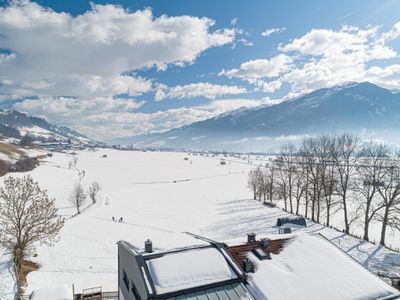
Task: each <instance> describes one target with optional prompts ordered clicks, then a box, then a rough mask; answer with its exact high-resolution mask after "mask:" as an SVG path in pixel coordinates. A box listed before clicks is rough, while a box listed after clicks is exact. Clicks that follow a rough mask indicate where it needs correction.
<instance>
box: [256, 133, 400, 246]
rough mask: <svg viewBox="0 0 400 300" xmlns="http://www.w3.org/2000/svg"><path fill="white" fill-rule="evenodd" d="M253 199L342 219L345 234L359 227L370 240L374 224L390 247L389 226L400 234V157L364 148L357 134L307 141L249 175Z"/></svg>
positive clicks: (382, 148) (321, 219) (319, 218)
mask: <svg viewBox="0 0 400 300" xmlns="http://www.w3.org/2000/svg"><path fill="white" fill-rule="evenodd" d="M248 187H249V188H250V189H251V190H252V192H253V197H254V199H259V200H260V201H261V200H264V201H273V200H274V199H281V200H282V201H283V206H284V209H285V210H286V211H289V212H291V213H294V214H299V213H300V209H301V208H303V212H304V214H305V216H306V217H309V218H311V219H312V220H313V221H315V222H318V223H325V224H326V225H327V226H329V225H330V224H331V218H332V216H333V215H334V214H336V213H339V212H341V213H342V214H343V221H344V227H345V228H344V231H345V232H346V233H350V228H351V226H352V224H353V223H354V222H355V221H358V222H361V223H362V224H363V227H364V228H363V232H364V234H363V238H364V239H365V240H367V241H368V240H369V227H370V224H371V222H372V221H378V222H379V223H380V224H381V237H380V243H381V244H382V245H385V238H386V231H387V228H388V226H390V227H391V228H394V229H399V230H400V156H399V155H398V154H394V153H393V150H392V149H391V148H390V147H388V146H387V145H384V144H381V143H378V142H374V141H368V142H361V140H360V138H359V137H358V136H357V135H354V134H342V135H322V136H318V137H307V138H304V139H303V141H302V142H301V144H300V145H299V146H295V145H293V144H288V145H285V146H282V147H281V149H280V152H279V155H277V156H276V157H275V158H274V159H272V160H271V161H270V162H269V163H267V164H266V165H265V166H262V167H258V168H256V169H254V170H251V171H250V172H249V177H248Z"/></svg>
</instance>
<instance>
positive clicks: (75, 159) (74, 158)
mask: <svg viewBox="0 0 400 300" xmlns="http://www.w3.org/2000/svg"><path fill="white" fill-rule="evenodd" d="M72 162H73V164H74V167H76V164H77V163H78V156H76V155H74V157H73V158H72Z"/></svg>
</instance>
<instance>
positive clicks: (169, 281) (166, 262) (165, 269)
mask: <svg viewBox="0 0 400 300" xmlns="http://www.w3.org/2000/svg"><path fill="white" fill-rule="evenodd" d="M146 263H147V267H148V268H149V272H150V276H151V278H152V280H153V284H154V287H155V288H156V292H157V294H158V295H160V294H164V293H168V292H173V291H179V290H182V289H188V288H193V287H197V286H202V285H206V284H210V283H216V282H222V281H225V280H229V279H234V278H237V275H236V274H235V273H234V272H233V270H232V269H231V268H230V267H229V265H228V264H227V262H226V260H225V258H224V256H223V255H222V254H221V253H220V252H219V251H218V250H217V249H215V248H203V249H196V250H187V251H183V252H177V253H172V254H166V255H164V256H162V257H159V258H154V259H150V260H147V261H146Z"/></svg>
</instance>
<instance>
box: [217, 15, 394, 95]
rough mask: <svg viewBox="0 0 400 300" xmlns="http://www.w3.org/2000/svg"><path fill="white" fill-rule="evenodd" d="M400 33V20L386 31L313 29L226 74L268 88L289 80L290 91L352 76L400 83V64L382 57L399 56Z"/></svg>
mask: <svg viewBox="0 0 400 300" xmlns="http://www.w3.org/2000/svg"><path fill="white" fill-rule="evenodd" d="M267 33H268V32H267ZM399 36H400V22H399V23H397V24H395V25H394V26H393V28H392V29H391V30H390V31H388V32H383V33H382V32H380V28H379V27H378V26H368V27H367V28H365V29H360V28H358V27H351V26H343V27H342V28H341V29H339V30H330V29H312V30H311V31H309V32H307V33H306V34H304V35H303V36H301V37H299V38H295V39H293V40H292V41H290V42H288V43H286V44H281V45H279V47H278V49H277V50H278V54H277V55H275V56H274V57H272V58H270V59H256V60H249V61H246V62H243V63H242V64H241V65H240V67H239V68H236V69H231V70H222V71H221V72H220V75H224V76H228V77H230V78H232V77H236V78H240V79H243V80H245V81H247V82H249V83H251V84H253V85H255V86H256V87H257V88H258V89H260V90H262V91H264V92H266V93H272V92H274V91H276V90H278V89H280V88H281V86H282V84H284V83H288V84H289V86H290V87H291V90H290V91H289V93H288V95H290V96H296V95H299V94H304V93H306V92H310V91H312V90H315V89H319V88H322V87H329V86H334V85H339V84H343V83H345V82H348V81H371V82H373V83H376V84H379V85H381V86H383V87H387V88H398V86H399V85H400V72H399V68H398V64H393V63H392V64H389V65H387V66H382V65H379V62H380V61H385V62H386V61H388V60H390V59H396V58H398V53H397V52H396V51H395V50H394V49H393V48H392V47H390V46H388V45H387V42H388V41H391V40H392V39H395V38H398V37H399ZM286 98H287V97H286Z"/></svg>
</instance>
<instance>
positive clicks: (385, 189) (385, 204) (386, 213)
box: [377, 159, 400, 245]
mask: <svg viewBox="0 0 400 300" xmlns="http://www.w3.org/2000/svg"><path fill="white" fill-rule="evenodd" d="M389 162H390V167H389V168H388V171H387V172H385V176H384V177H383V179H384V184H383V185H379V186H378V192H379V194H380V195H381V198H382V210H381V211H379V212H378V213H377V217H378V220H379V221H380V222H382V229H381V240H380V244H381V245H385V241H386V229H387V226H388V225H389V226H391V227H392V228H397V229H399V230H400V168H399V162H398V159H393V160H390V161H389Z"/></svg>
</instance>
